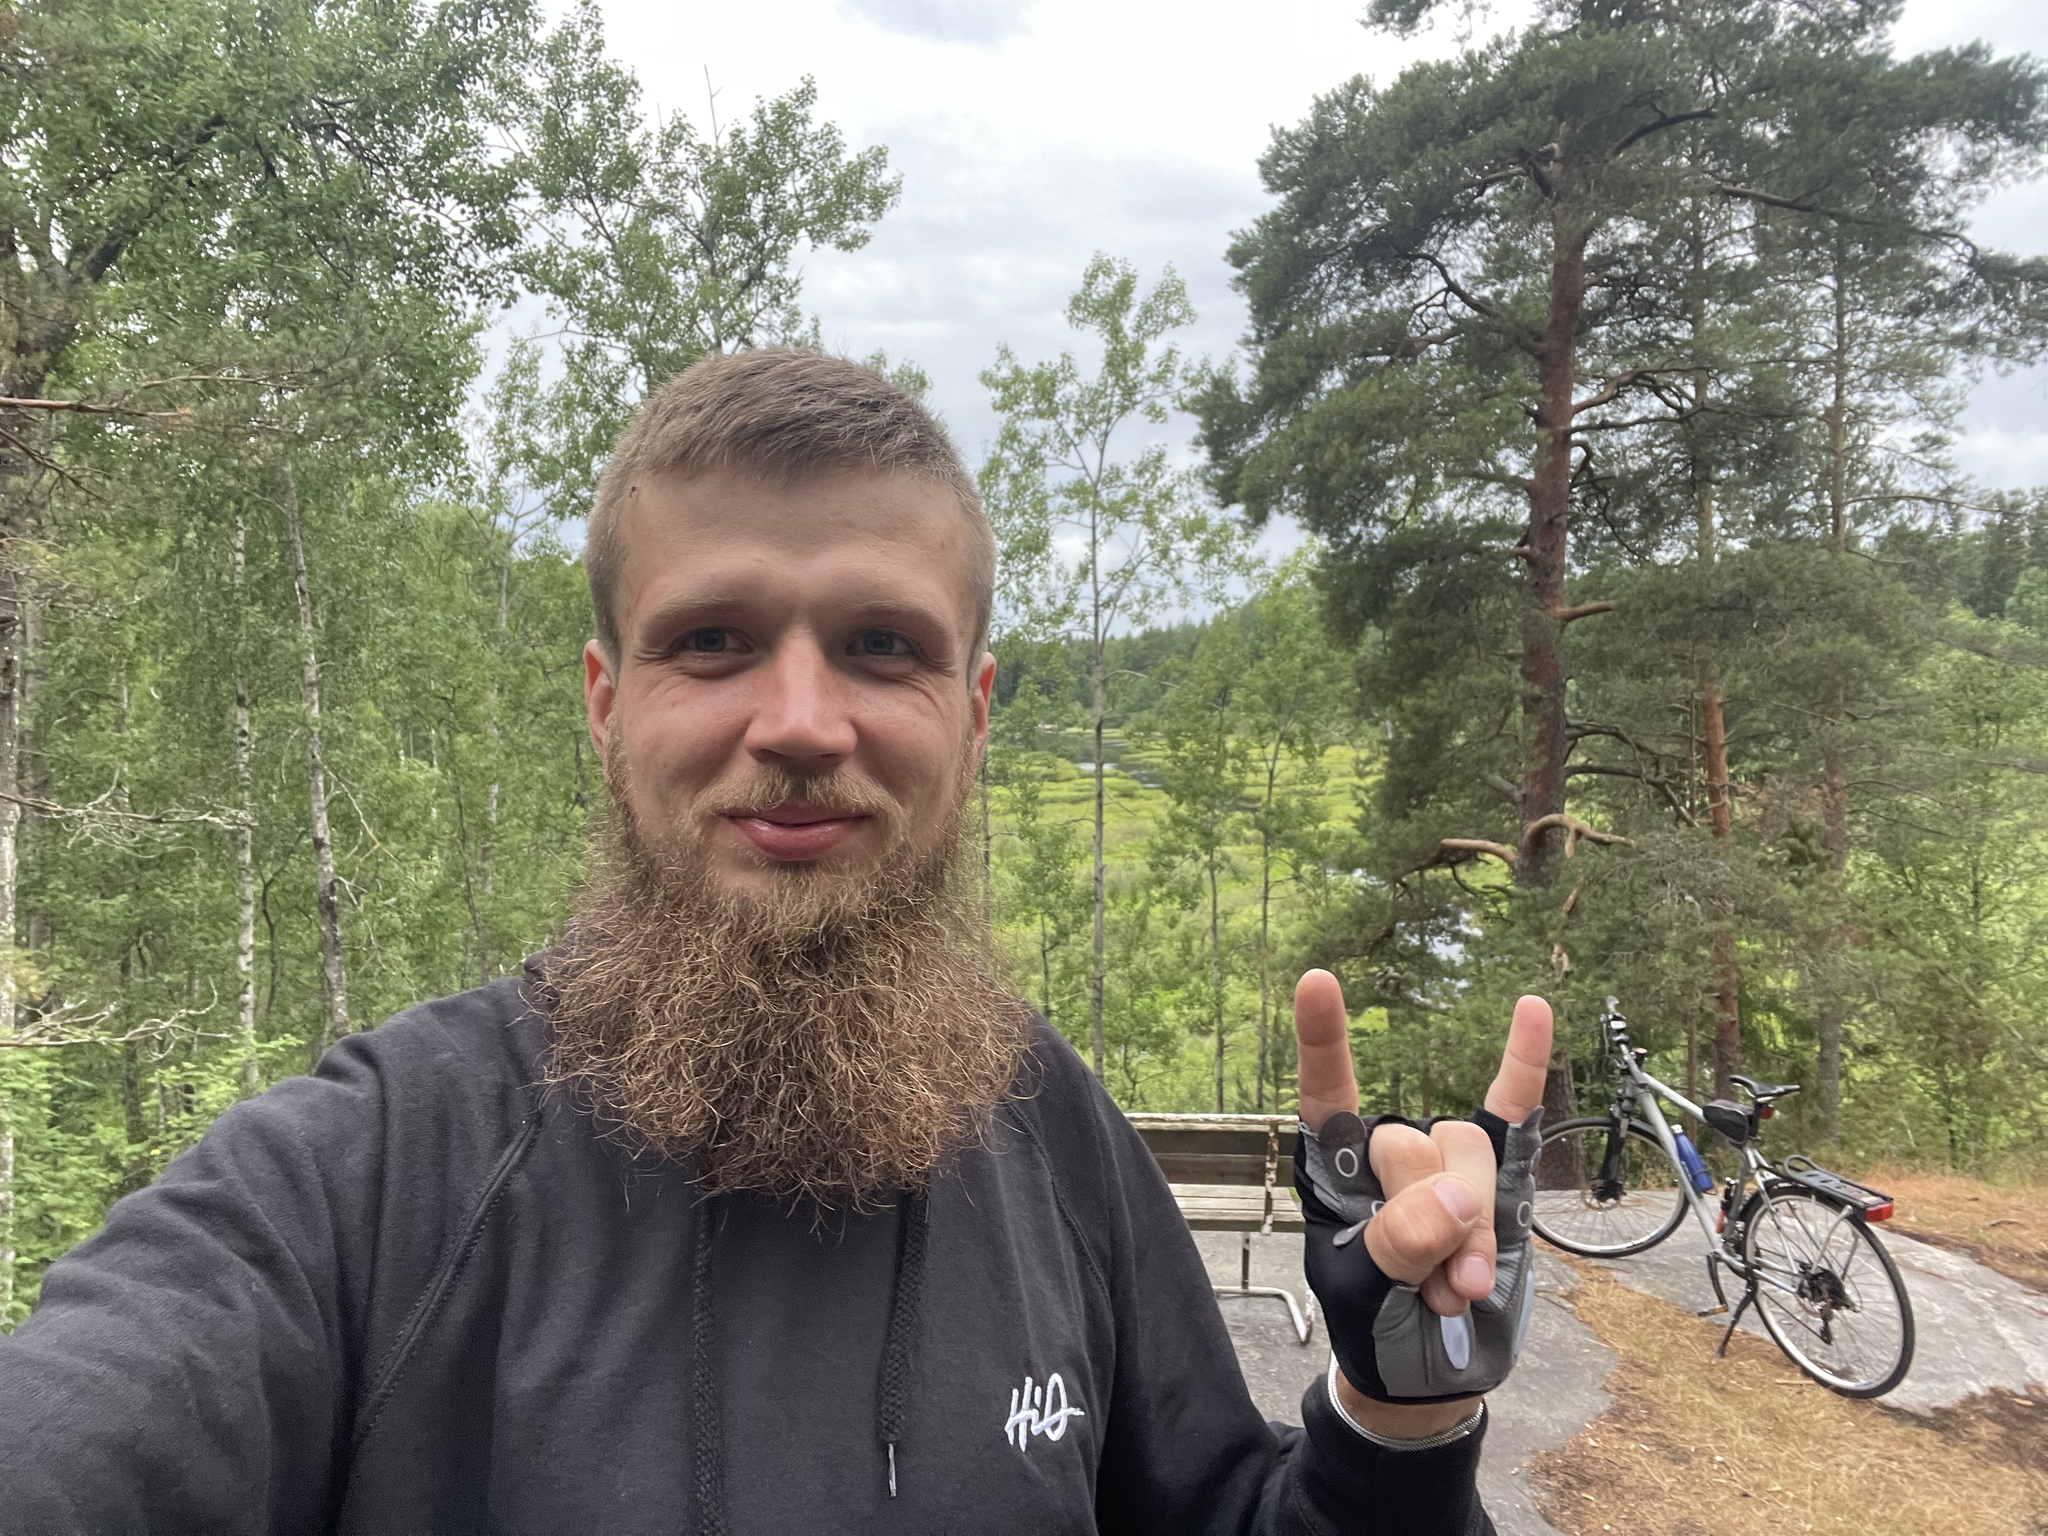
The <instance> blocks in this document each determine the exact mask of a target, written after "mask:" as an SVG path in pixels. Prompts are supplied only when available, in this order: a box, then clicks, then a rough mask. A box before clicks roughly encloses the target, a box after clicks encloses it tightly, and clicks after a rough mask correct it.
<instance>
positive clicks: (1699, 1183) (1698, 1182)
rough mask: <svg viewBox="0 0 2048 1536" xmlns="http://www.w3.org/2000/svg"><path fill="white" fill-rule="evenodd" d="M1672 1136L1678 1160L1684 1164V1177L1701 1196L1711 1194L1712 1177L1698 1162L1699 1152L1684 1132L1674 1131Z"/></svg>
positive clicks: (1712, 1187)
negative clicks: (1676, 1146)
mask: <svg viewBox="0 0 2048 1536" xmlns="http://www.w3.org/2000/svg"><path fill="white" fill-rule="evenodd" d="M1672 1134H1673V1135H1675V1136H1676V1137H1677V1138H1678V1160H1679V1161H1680V1162H1681V1163H1683V1164H1685V1175H1686V1177H1687V1178H1689V1179H1691V1180H1692V1187H1693V1188H1694V1189H1696V1190H1698V1191H1699V1192H1700V1193H1701V1194H1703V1195H1707V1194H1712V1193H1713V1190H1714V1176H1713V1175H1712V1174H1711V1173H1709V1172H1707V1165H1706V1164H1705V1163H1703V1162H1701V1161H1700V1154H1699V1150H1698V1149H1697V1148H1696V1147H1694V1146H1693V1144H1692V1141H1691V1139H1690V1138H1688V1137H1687V1136H1686V1134H1685V1132H1683V1131H1674V1132H1673V1133H1672Z"/></svg>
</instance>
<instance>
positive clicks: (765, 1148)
mask: <svg viewBox="0 0 2048 1536" xmlns="http://www.w3.org/2000/svg"><path fill="white" fill-rule="evenodd" d="M613 745H614V748H615V749H616V747H617V745H618V744H617V743H616V742H614V744H613ZM607 766H608V770H609V771H608V774H607V777H608V778H613V777H616V778H618V779H619V780H623V777H624V774H625V771H626V770H625V766H624V754H623V752H619V751H616V750H614V751H611V752H608V753H607ZM965 783H966V779H965V778H964V777H963V781H962V788H963V789H964V786H965ZM623 788H624V785H623V782H616V783H614V784H613V785H612V790H613V793H612V794H611V796H610V800H611V807H612V809H611V812H610V815H609V818H608V821H607V826H606V830H605V835H604V839H603V842H602V844H601V846H600V852H599V860H598V869H597V873H596V874H595V876H594V878H593V879H592V881H591V882H590V885H589V887H588V888H587V891H586V894H585V897H584V899H583V901H582V902H581V904H580V911H579V915H578V916H577V917H576V918H575V919H574V921H573V922H572V923H571V925H570V927H569V930H568V932H567V934H566V936H565V938H564V940H563V943H562V944H561V946H560V947H559V948H558V949H557V950H555V951H554V952H552V953H551V954H550V955H549V957H548V959H547V963H546V970H545V979H546V982H547V984H548V987H549V989H550V990H551V991H552V993H553V994H554V998H553V1006H552V1010H551V1011H552V1018H553V1024H554V1032H555V1043H554V1050H553V1053H552V1058H551V1061H550V1063H549V1068H548V1073H547V1081H548V1082H549V1083H550V1084H552V1085H557V1086H562V1087H565V1088H569V1089H571V1090H573V1091H574V1092H575V1093H576V1094H577V1095H578V1096H579V1097H580V1098H581V1099H582V1100H583V1101H584V1103H585V1104H586V1106H587V1107H588V1108H589V1109H590V1110H591V1112H592V1113H593V1114H594V1115H595V1116H596V1117H597V1119H598V1120H599V1121H600V1123H602V1124H604V1125H605V1126H606V1127H607V1128H608V1129H609V1130H610V1131H612V1132H613V1133H615V1134H618V1135H620V1136H622V1137H623V1138H624V1139H625V1140H627V1141H628V1142H629V1143H631V1144H633V1145H634V1146H635V1147H636V1149H644V1150H647V1151H651V1152H654V1153H656V1154H658V1155H661V1156H664V1157H667V1158H671V1159H674V1160H676V1161H678V1162H681V1163H683V1164H685V1165H687V1166H688V1167H689V1168H690V1169H691V1172H692V1175H693V1177H694V1178H695V1180H696V1181H697V1182H698V1183H699V1184H700V1185H701V1186H702V1187H704V1188H705V1189H706V1190H708V1191H710V1192H713V1193H722V1192H727V1191H739V1190H748V1191H756V1192H760V1193H763V1194H767V1195H771V1196H774V1197H777V1198H784V1199H789V1200H792V1201H807V1202H810V1203H812V1204H813V1205H815V1206H816V1207H818V1208H821V1209H832V1208H836V1207H840V1206H851V1207H853V1208H855V1209H860V1208H863V1207H865V1206H867V1205H868V1204H870V1203H871V1202H872V1201H873V1199H874V1197H877V1196H879V1195H882V1194H883V1193H885V1192H887V1191H893V1190H900V1189H908V1188H915V1187H920V1186H922V1185H923V1184H925V1183H926V1182H927V1181H928V1180H929V1179H930V1177H931V1175H932V1174H933V1172H934V1171H936V1170H937V1169H938V1168H939V1167H940V1166H941V1165H942V1164H943V1163H944V1161H945V1160H946V1159H947V1157H948V1156H949V1155H951V1154H953V1153H955V1152H957V1151H958V1150H959V1149H961V1148H963V1147H966V1146H969V1145H972V1144H973V1143H975V1142H976V1141H977V1140H978V1139H979V1138H980V1137H981V1135H982V1134H983V1132H984V1131H985V1129H986V1125H987V1121H988V1116H989V1114H990V1112H991V1111H992V1110H993V1109H994V1107H995V1106H996V1104H998V1103H999V1102H1000V1101H1001V1100H1002V1098H1003V1096H1004V1094H1005V1093H1006V1092H1007V1091H1008V1089H1009V1087H1010V1083H1011V1080H1012V1078H1013V1077H1014V1076H1015V1074H1016V1071H1017V1067H1018V1064H1019V1062H1020V1061H1021V1059H1022V1057H1023V1055H1024V1052H1025V1050H1026V1049H1027V1048H1028V1046H1029V1043H1030V1023H1029V1018H1028V1015H1027V1014H1026V1013H1025V1011H1024V1010H1023V1008H1022V1007H1021V1006H1020V1005H1019V1004H1018V1003H1017V1001H1016V1000H1015V999H1014V998H1012V997H1010V996H1008V995H1007V994H1005V993H1004V992H1003V991H1002V990H1001V989H1000V987H998V985H997V984H996V980H995V977H994V974H993V969H992V966H991V964H990V959H989V957H990V955H991V953H992V946H991V944H990V940H989V934H988V926H987V918H986V915H985V913H984V910H983V906H982V902H981V899H980V893H979V891H978V890H976V889H975V888H974V887H975V884H976V882H975V881H974V880H973V879H972V877H971V876H967V877H965V878H963V872H962V865H961V859H960V852H961V842H962V836H961V829H962V825H963V819H964V818H963V814H962V812H963V810H964V807H965V804H966V795H965V794H964V793H962V794H960V795H958V796H956V800H955V808H954V811H953V814H952V817H951V820H950V824H949V826H948V827H947V828H946V829H945V833H944V836H942V837H941V839H940V840H939V843H938V845H937V846H936V848H935V849H933V851H931V852H930V853H928V854H926V855H924V856H923V857H921V858H920V857H914V856H912V855H911V854H910V852H909V851H908V849H907V847H905V846H904V843H905V840H904V838H903V836H902V835H901V832H900V827H899V824H898V820H897V818H896V817H895V815H894V805H893V802H888V801H887V798H886V797H885V796H882V795H881V792H880V791H879V790H877V789H874V788H873V787H871V786H858V785H852V784H844V783H840V782H838V781H836V780H835V779H832V778H826V779H805V780H796V779H793V778H789V777H788V776H786V775H780V774H778V773H776V772H775V771H773V770H768V771H765V772H764V773H763V774H762V775H760V776H759V777H757V778H755V779H753V780H751V781H749V782H748V783H747V784H745V785H739V786H729V787H727V788H726V789H725V795H726V798H728V799H729V800H730V801H731V803H732V804H734V805H748V804H752V805H762V804H775V803H779V801H780V800H782V799H783V798H786V797H787V796H788V795H789V794H790V793H792V792H800V793H801V795H802V797H803V798H804V799H805V800H807V801H809V802H811V803H813V804H821V805H830V806H834V807H835V808H840V809H848V810H862V811H867V812H868V813H870V814H880V815H882V816H883V819H884V824H885V825H886V826H889V827H891V828H893V829H897V830H894V831H892V835H891V838H890V843H891V849H890V851H889V852H888V853H886V854H885V855H884V856H883V857H882V858H881V859H879V860H877V861H876V863H875V864H874V865H873V866H872V867H869V868H864V869H856V870H829V869H820V868H816V867H813V866H809V865H789V866H779V867H777V868H775V869H773V870H772V871H771V872H772V874H773V875H774V877H775V878H774V883H773V885H772V886H771V888H770V889H769V891H768V892H767V893H766V894H764V895H759V896H736V895H732V894H729V893H726V892H723V891H721V890H719V889H718V888H717V886H716V884H715V882H714V880H713V878H712V876H711V875H710V874H709V872H708V869H707V866H706V862H705V860H704V858H703V856H702V853H701V851H700V849H699V847H698V844H697V838H696V835H695V834H694V833H689V832H682V831H676V832H671V833H670V834H669V835H668V836H666V837H664V838H662V839H660V840H659V841H657V840H654V839H651V838H649V837H648V836H646V835H645V834H644V833H643V831H642V829H641V828H639V827H638V826H637V825H635V823H634V821H633V818H632V817H631V815H630V813H629V812H628V811H627V810H626V797H625V795H624V794H623V793H622V791H623ZM699 809H700V811H701V810H702V809H703V806H702V804H701V802H700V806H699Z"/></svg>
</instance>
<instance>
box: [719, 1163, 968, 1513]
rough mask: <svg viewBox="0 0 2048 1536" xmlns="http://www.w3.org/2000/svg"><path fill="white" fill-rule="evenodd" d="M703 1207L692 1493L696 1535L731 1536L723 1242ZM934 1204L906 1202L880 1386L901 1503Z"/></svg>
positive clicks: (878, 1413)
mask: <svg viewBox="0 0 2048 1536" xmlns="http://www.w3.org/2000/svg"><path fill="white" fill-rule="evenodd" d="M714 1205H715V1200H714V1199H713V1198H712V1197H709V1196H707V1197H705V1198H704V1199H702V1200H700V1201H698V1203H697V1246H696V1252H695V1254H694V1255H693V1257H692V1262H691V1265H690V1289H691V1293H692V1294H691V1297H690V1357H691V1358H690V1393H691V1399H692V1401H691V1408H690V1418H691V1424H690V1428H691V1443H692V1457H691V1459H692V1461H693V1463H694V1471H695V1473H696V1476H695V1479H694V1482H693V1484H692V1488H691V1493H692V1497H693V1502H694V1503H695V1505H696V1509H695V1511H694V1518H693V1519H692V1520H691V1522H690V1530H691V1531H692V1532H693V1533H696V1536H725V1431H724V1425H723V1423H722V1422H721V1420H720V1417H719V1411H718V1409H719V1397H718V1390H719V1387H718V1363H717V1348H718V1338H717V1328H718V1314H717V1311H716V1309H715V1307H714V1305H713V1300H712V1291H711V1285H712V1272H711V1249H712V1241H713V1239H714V1238H715V1237H716V1235H717V1231H718V1228H717V1222H716V1220H715V1218H714V1211H713V1207H714ZM929 1207H930V1198H929V1196H928V1195H927V1194H926V1193H925V1191H923V1190H914V1191H912V1192H911V1193H909V1194H907V1195H905V1196H904V1208H903V1225H902V1227H901V1228H900V1229H899V1230H898V1232H897V1235H896V1274H895V1280H894V1283H893V1285H892V1287H891V1290H890V1296H889V1329H888V1333H887V1334H886V1335H885V1336H884V1338H883V1342H882V1370H881V1376H880V1379H879V1380H878V1382H877V1383H876V1406H875V1431H876V1434H877V1435H878V1436H879V1437H880V1439H881V1442H882V1454H883V1459H884V1462H885V1464H886V1466H887V1469H888V1474H889V1497H890V1498H892V1499H893V1498H895V1497H896V1447H897V1446H898V1445H899V1444H900V1443H901V1442H902V1440H903V1420H904V1414H905V1411H906V1409H907V1407H908V1398H909V1394H910V1372H911V1355H912V1350H913V1348H914V1346H915V1344H916V1341H917V1329H918V1321H919V1312H920V1309H921V1308H922V1307H923V1305H924V1255H925V1237H926V1233H927V1229H928V1228H929V1225H930V1209H929Z"/></svg>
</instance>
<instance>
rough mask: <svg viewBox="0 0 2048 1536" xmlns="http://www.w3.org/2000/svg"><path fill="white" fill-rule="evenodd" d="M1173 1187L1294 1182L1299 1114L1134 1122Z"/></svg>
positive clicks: (1147, 1117) (1149, 1118)
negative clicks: (1181, 1185) (1295, 1140)
mask: <svg viewBox="0 0 2048 1536" xmlns="http://www.w3.org/2000/svg"><path fill="white" fill-rule="evenodd" d="M1130 1121H1131V1124H1132V1125H1133V1126H1135V1127H1137V1131H1138V1134H1139V1135H1140V1136H1142V1137H1143V1138H1144V1139H1145V1145H1146V1146H1147V1147H1148V1148H1149V1149H1150V1150H1151V1153H1152V1156H1153V1157H1154V1158H1155V1159H1157V1160H1158V1163H1159V1168H1160V1171H1161V1172H1163V1173H1164V1174H1165V1175H1166V1182H1167V1183H1169V1184H1254V1185H1261V1186H1263V1185H1266V1184H1269V1183H1270V1184H1276V1185H1278V1186H1279V1187H1281V1188H1283V1189H1284V1188H1286V1187H1287V1186H1288V1185H1289V1184H1290V1183H1291V1182H1292V1181H1293V1178H1294V1139H1295V1136H1296V1134H1297V1131H1296V1129H1295V1128H1296V1126H1297V1125H1298V1124H1299V1122H1298V1121H1297V1120H1296V1119H1295V1117H1294V1116H1293V1115H1146V1114H1137V1115H1132V1116H1131V1117H1130Z"/></svg>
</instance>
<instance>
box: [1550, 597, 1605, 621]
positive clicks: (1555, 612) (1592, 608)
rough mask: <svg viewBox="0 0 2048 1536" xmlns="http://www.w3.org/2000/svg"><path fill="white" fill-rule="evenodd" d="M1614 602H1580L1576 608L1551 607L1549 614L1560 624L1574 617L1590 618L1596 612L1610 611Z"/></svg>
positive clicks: (1574, 618) (1572, 619)
mask: <svg viewBox="0 0 2048 1536" xmlns="http://www.w3.org/2000/svg"><path fill="white" fill-rule="evenodd" d="M1612 612H1614V604H1612V603H1609V602H1598V603H1580V604H1579V605H1578V607H1576V608H1553V609H1551V610H1550V616H1551V617H1552V618H1553V619H1555V620H1557V622H1558V623H1560V624H1570V623H1571V622H1573V621H1574V620H1576V619H1590V618H1591V617H1593V615H1594V614H1596V613H1612Z"/></svg>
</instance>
